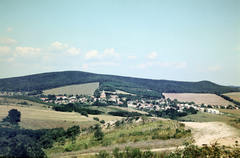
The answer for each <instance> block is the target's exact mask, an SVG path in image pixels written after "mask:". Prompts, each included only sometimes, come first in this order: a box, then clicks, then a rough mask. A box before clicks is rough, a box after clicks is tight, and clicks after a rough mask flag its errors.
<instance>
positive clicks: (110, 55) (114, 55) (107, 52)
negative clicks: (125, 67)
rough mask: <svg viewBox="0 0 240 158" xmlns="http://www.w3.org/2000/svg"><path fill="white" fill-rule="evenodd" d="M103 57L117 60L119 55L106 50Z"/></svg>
mask: <svg viewBox="0 0 240 158" xmlns="http://www.w3.org/2000/svg"><path fill="white" fill-rule="evenodd" d="M103 56H104V57H116V58H119V56H120V55H119V54H118V53H115V52H114V49H113V48H111V49H106V50H105V51H104V54H103Z"/></svg>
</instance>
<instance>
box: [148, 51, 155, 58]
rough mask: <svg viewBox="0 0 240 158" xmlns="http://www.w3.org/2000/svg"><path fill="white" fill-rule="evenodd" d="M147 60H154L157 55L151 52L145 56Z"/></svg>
mask: <svg viewBox="0 0 240 158" xmlns="http://www.w3.org/2000/svg"><path fill="white" fill-rule="evenodd" d="M147 58H148V59H156V58H157V53H156V52H152V53H150V54H148V55H147Z"/></svg>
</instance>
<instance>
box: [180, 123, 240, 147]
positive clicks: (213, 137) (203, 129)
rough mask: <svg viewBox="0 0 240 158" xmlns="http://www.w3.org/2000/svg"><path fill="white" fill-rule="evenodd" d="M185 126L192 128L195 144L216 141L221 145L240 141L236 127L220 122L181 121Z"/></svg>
mask: <svg viewBox="0 0 240 158" xmlns="http://www.w3.org/2000/svg"><path fill="white" fill-rule="evenodd" d="M183 123H184V124H185V125H186V126H187V127H190V128H192V129H193V137H194V139H195V141H196V143H195V144H196V145H198V146H202V144H208V145H210V144H211V143H214V142H216V141H217V142H218V143H220V144H221V145H234V144H235V141H238V142H240V138H239V133H238V131H237V129H235V128H233V127H231V126H229V125H227V124H225V123H222V122H203V123H199V122H183Z"/></svg>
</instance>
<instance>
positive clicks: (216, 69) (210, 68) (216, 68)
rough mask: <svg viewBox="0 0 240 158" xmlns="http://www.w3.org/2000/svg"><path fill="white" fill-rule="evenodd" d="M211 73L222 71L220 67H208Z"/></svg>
mask: <svg viewBox="0 0 240 158" xmlns="http://www.w3.org/2000/svg"><path fill="white" fill-rule="evenodd" d="M208 70H209V71H220V70H221V67H220V66H212V67H208Z"/></svg>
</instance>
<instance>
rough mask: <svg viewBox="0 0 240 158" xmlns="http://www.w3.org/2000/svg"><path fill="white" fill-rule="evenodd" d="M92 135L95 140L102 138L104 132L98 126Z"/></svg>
mask: <svg viewBox="0 0 240 158" xmlns="http://www.w3.org/2000/svg"><path fill="white" fill-rule="evenodd" d="M94 137H95V138H96V140H102V139H103V137H104V133H103V132H102V130H101V129H100V128H98V129H97V130H96V132H95V133H94Z"/></svg>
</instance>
